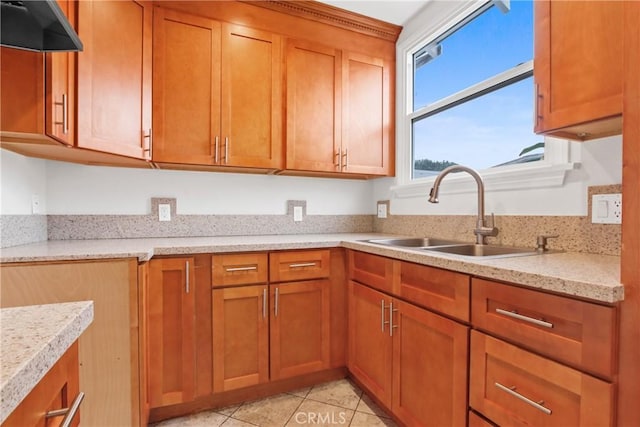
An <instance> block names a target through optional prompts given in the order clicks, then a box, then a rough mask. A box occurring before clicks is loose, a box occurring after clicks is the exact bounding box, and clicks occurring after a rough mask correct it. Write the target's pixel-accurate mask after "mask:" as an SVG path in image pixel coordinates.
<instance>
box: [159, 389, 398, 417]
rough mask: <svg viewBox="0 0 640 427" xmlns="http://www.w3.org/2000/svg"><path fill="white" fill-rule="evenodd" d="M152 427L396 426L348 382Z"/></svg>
mask: <svg viewBox="0 0 640 427" xmlns="http://www.w3.org/2000/svg"><path fill="white" fill-rule="evenodd" d="M152 425H153V427H169V426H181V427H182V426H185V427H199V426H206V427H216V426H224V427H247V426H260V427H275V426H350V427H377V426H380V427H382V426H387V427H395V426H396V424H395V423H394V422H393V420H391V419H390V418H389V416H388V415H387V414H386V413H385V412H383V411H382V410H381V409H380V408H379V407H378V406H377V405H376V404H375V403H373V401H372V400H371V399H370V398H369V397H368V396H367V395H366V394H364V393H363V392H362V390H360V389H359V388H358V387H357V386H356V385H355V384H353V383H352V382H351V381H349V380H347V379H344V380H338V381H333V382H330V383H324V384H318V385H315V386H313V387H309V388H305V389H302V390H295V391H292V392H289V393H282V394H278V395H276V396H271V397H268V398H265V399H262V400H257V401H252V402H245V403H242V404H241V405H236V406H232V407H228V408H222V409H216V410H213V411H207V412H200V413H197V414H193V415H190V416H186V417H181V418H174V419H171V420H166V421H162V422H159V423H156V424H152Z"/></svg>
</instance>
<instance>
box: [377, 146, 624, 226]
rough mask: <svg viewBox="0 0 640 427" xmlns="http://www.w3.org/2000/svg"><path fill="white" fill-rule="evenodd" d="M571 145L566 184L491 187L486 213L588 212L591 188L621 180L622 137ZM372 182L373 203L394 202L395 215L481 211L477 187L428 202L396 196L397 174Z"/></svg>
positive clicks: (391, 204)
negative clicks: (573, 165) (571, 164)
mask: <svg viewBox="0 0 640 427" xmlns="http://www.w3.org/2000/svg"><path fill="white" fill-rule="evenodd" d="M571 144H572V145H571V161H574V162H578V163H579V166H578V167H577V168H576V169H574V170H572V171H569V172H568V174H567V176H566V178H565V182H564V184H563V185H562V186H560V187H551V188H534V189H527V190H514V191H508V190H502V191H492V189H491V187H490V186H489V185H487V186H486V188H485V190H486V192H485V213H486V214H490V213H492V212H493V213H495V214H496V215H541V216H549V215H557V216H586V215H587V201H588V200H587V199H588V197H587V189H588V187H590V186H599V185H613V184H619V183H621V182H622V138H621V137H620V136H614V137H609V138H602V139H599V140H593V141H588V142H583V143H578V142H574V143H571ZM481 175H482V173H481ZM446 183H447V178H445V179H444V180H443V181H442V187H441V188H445V186H446ZM373 185H374V188H373V194H374V201H377V200H390V201H391V203H390V211H391V214H392V215H473V214H476V213H477V192H476V191H475V185H474V186H473V191H471V192H465V193H460V194H442V193H441V195H440V197H439V199H440V203H438V204H432V203H428V202H427V199H428V194H426V193H425V194H424V196H421V197H412V198H393V195H392V193H391V187H392V186H394V185H396V181H395V179H394V178H385V179H378V180H374V184H373ZM429 188H430V186H429ZM427 192H428V190H427ZM374 203H375V202H374Z"/></svg>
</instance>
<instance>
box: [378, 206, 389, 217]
mask: <svg viewBox="0 0 640 427" xmlns="http://www.w3.org/2000/svg"><path fill="white" fill-rule="evenodd" d="M386 217H387V204H386V203H378V218H386Z"/></svg>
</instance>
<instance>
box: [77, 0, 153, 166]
mask: <svg viewBox="0 0 640 427" xmlns="http://www.w3.org/2000/svg"><path fill="white" fill-rule="evenodd" d="M78 13H79V18H78V19H79V27H78V35H79V36H80V39H81V40H82V42H83V43H84V51H83V52H82V54H79V55H78V112H79V114H78V146H79V147H82V148H89V149H92V150H97V151H104V152H108V153H113V154H120V155H123V156H128V157H134V158H139V159H147V160H150V159H151V153H150V151H149V150H150V143H151V25H152V15H151V14H152V7H151V3H149V2H145V1H133V0H128V1H91V2H89V1H81V2H79V8H78ZM116 23H117V24H116ZM114 25H115V27H114Z"/></svg>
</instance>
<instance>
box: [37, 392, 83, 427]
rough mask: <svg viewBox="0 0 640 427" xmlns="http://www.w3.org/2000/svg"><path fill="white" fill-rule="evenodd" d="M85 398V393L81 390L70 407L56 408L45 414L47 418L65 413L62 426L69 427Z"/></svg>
mask: <svg viewBox="0 0 640 427" xmlns="http://www.w3.org/2000/svg"><path fill="white" fill-rule="evenodd" d="M83 399H84V393H83V392H80V393H78V396H76V399H75V400H74V401H73V403H72V404H71V406H70V407H68V408H62V409H56V410H55V411H49V412H47V413H46V414H45V418H54V417H61V416H63V415H64V419H63V420H62V423H61V424H60V427H69V426H70V425H71V423H72V422H73V419H74V418H75V417H76V415H77V413H78V409H80V404H81V403H82V400H83Z"/></svg>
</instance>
